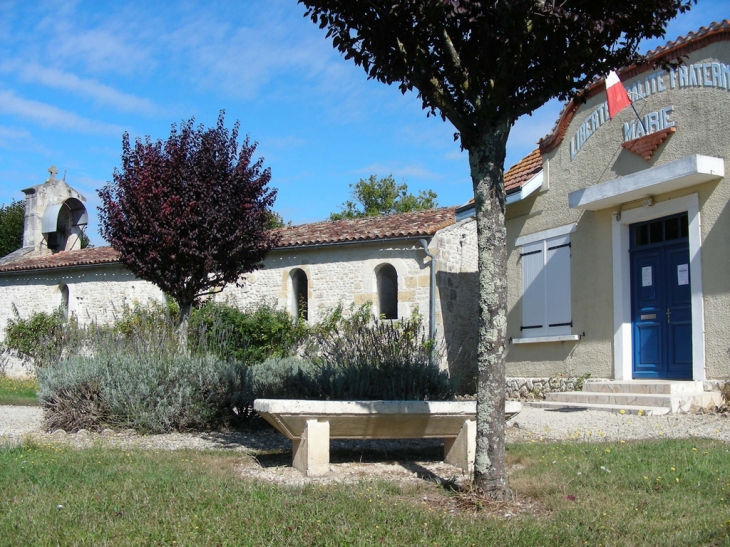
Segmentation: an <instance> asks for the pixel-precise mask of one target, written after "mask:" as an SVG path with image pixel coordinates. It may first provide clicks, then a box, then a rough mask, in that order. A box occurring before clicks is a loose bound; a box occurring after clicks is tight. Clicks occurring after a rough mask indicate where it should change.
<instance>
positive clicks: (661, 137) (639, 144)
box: [621, 127, 677, 161]
mask: <svg viewBox="0 0 730 547" xmlns="http://www.w3.org/2000/svg"><path fill="white" fill-rule="evenodd" d="M675 131H677V128H676V127H667V128H666V129H662V130H661V131H657V132H656V133H650V134H649V135H644V136H643V137H639V138H638V139H634V140H633V141H628V142H624V143H621V146H623V147H624V148H625V149H626V150H629V151H631V152H633V153H634V154H637V155H639V156H641V157H642V158H644V159H645V160H646V161H649V160H650V159H651V157H652V156H653V155H654V152H656V150H657V148H659V147H660V146H661V145H662V144H664V141H665V140H667V139H668V138H669V137H670V135H671V134H672V133H674V132H675Z"/></svg>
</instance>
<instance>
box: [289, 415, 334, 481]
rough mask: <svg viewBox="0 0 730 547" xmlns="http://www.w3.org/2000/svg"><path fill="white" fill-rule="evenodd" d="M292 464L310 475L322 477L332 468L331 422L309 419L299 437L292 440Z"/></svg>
mask: <svg viewBox="0 0 730 547" xmlns="http://www.w3.org/2000/svg"><path fill="white" fill-rule="evenodd" d="M292 452H293V460H292V466H293V467H294V468H295V469H298V470H299V471H301V472H302V473H304V474H305V475H306V476H308V477H321V476H322V475H326V474H327V472H328V471H329V470H330V423H329V422H318V421H317V420H307V425H306V427H305V428H304V431H303V432H302V436H301V438H299V439H294V440H293V441H292Z"/></svg>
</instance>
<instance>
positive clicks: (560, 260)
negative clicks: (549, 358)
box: [545, 235, 573, 335]
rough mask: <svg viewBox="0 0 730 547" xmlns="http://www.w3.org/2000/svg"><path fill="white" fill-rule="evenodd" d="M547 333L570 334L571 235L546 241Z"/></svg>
mask: <svg viewBox="0 0 730 547" xmlns="http://www.w3.org/2000/svg"><path fill="white" fill-rule="evenodd" d="M545 247H546V248H545V290H546V294H545V307H546V310H545V312H546V316H547V334H556V335H557V334H570V332H571V327H572V321H573V319H572V316H571V311H570V236H568V235H564V236H560V237H556V238H552V239H548V240H546V241H545Z"/></svg>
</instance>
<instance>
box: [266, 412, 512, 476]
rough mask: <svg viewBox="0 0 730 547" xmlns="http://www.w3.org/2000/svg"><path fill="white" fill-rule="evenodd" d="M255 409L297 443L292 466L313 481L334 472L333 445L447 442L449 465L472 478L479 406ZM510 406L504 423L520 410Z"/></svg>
mask: <svg viewBox="0 0 730 547" xmlns="http://www.w3.org/2000/svg"><path fill="white" fill-rule="evenodd" d="M253 407H254V409H255V410H256V411H257V412H258V413H259V414H260V415H261V416H262V417H263V418H264V419H265V420H266V421H267V422H269V423H270V424H271V425H273V426H274V427H275V428H276V429H278V430H279V431H280V432H281V433H283V434H284V435H286V437H287V438H288V439H290V440H291V442H292V452H293V454H292V456H293V462H292V465H293V467H295V468H296V469H298V470H299V471H301V472H302V473H304V474H305V475H307V476H310V477H318V476H322V475H324V474H326V473H327V472H328V471H329V461H330V443H329V441H330V439H444V461H445V462H447V463H450V464H452V465H455V466H457V467H459V468H461V469H462V470H463V471H465V472H471V469H472V467H473V465H474V454H475V452H476V402H475V401H455V402H452V401H433V402H431V401H305V400H287V399H256V400H255V401H254V406H253ZM521 408H522V407H521V405H520V403H519V402H517V401H507V402H506V403H505V418H506V419H509V418H511V417H512V416H514V415H515V414H517V413H518V412H519V411H520V410H521Z"/></svg>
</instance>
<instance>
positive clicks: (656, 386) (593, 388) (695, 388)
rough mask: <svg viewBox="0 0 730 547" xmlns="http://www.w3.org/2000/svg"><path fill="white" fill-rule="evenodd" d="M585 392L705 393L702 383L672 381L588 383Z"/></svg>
mask: <svg viewBox="0 0 730 547" xmlns="http://www.w3.org/2000/svg"><path fill="white" fill-rule="evenodd" d="M583 391H585V392H590V393H637V394H644V395H650V394H652V395H653V394H656V395H675V394H676V395H679V394H686V393H690V394H694V393H698V392H702V391H703V387H702V382H695V381H670V380H627V381H611V382H596V381H590V380H588V381H586V382H585V383H584V384H583Z"/></svg>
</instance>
